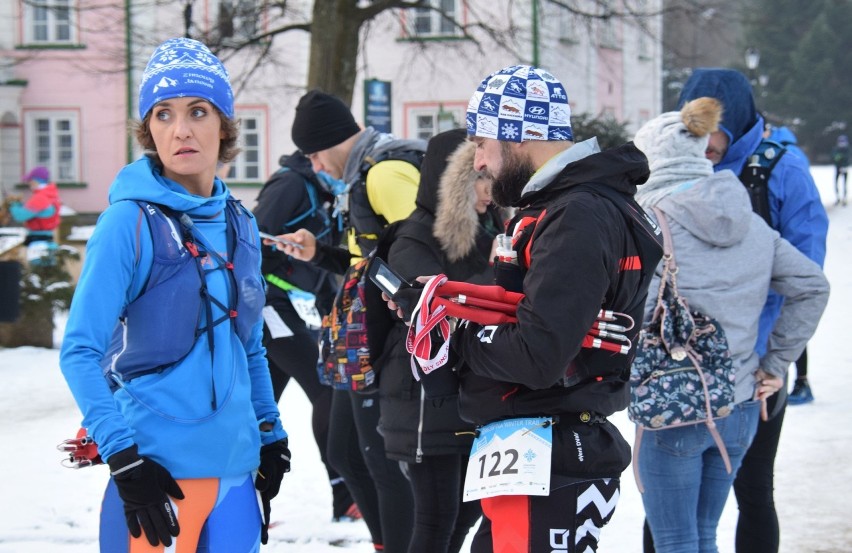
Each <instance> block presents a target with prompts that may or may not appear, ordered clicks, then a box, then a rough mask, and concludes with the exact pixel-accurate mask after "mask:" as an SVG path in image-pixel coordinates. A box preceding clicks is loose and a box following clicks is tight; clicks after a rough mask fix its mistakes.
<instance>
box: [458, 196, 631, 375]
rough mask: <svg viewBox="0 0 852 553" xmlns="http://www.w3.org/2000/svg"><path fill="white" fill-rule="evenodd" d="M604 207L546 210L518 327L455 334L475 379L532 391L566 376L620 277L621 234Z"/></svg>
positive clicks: (598, 202) (591, 201) (585, 203)
mask: <svg viewBox="0 0 852 553" xmlns="http://www.w3.org/2000/svg"><path fill="white" fill-rule="evenodd" d="M604 202H606V200H603V199H596V198H594V197H591V196H589V195H586V196H585V197H583V198H582V199H581V200H578V201H572V202H570V203H568V204H564V205H562V206H555V207H554V206H549V207H548V212H547V216H546V217H544V218H543V219H542V220H541V221H540V222H539V224H538V225H537V227H536V229H535V234H534V237H533V244H532V249H531V263H530V265H531V266H530V268H529V270H528V272H527V273H526V275H525V277H524V286H523V287H524V293H525V294H526V297H525V299H524V300H523V301H522V302H521V303H520V305H519V307H518V322H517V323H513V324H503V325H498V326H496V327H490V328H482V327H480V326H478V325H474V324H473V323H471V326H470V327H468V328H467V329H466V331H465V332H462V333H460V335H459V338H460V339H459V341H458V343H457V345H456V347H457V350H458V352H459V353H460V355H461V356H462V357H463V358H464V360H465V361H466V363H467V364H468V365H469V366H470V368H471V370H472V371H473V373H475V374H477V375H480V376H483V377H487V378H491V379H494V380H499V381H502V382H508V383H516V384H521V385H524V386H526V387H527V388H530V389H544V388H549V387H551V386H553V385H554V384H556V383H557V382H559V381H560V379H562V378H563V377H564V375H565V371H566V367H568V365H569V363H570V362H571V361H572V359H574V358H575V357H576V356H577V355H578V354H579V352H580V349H581V347H582V343H583V339H584V337H585V336H586V333H587V331H588V329H589V328H590V327H591V325H592V323H593V322H594V321H595V319H596V317H597V314H598V312H599V310H600V309H601V307H602V305H603V304H604V302H605V297H606V295H607V292H608V289H609V288H610V285H611V282H612V280H613V279H614V278H616V275H617V271H618V261H619V259H618V252H619V251H620V244H622V243H623V240H624V233H625V229H624V226H623V224H619V223H620V215H617V212H616V213H613V210H614V208H613V209H610V208H609V206H607V205H606V204H605V203H604ZM614 216H615V217H619V219H618V220H615V219H614ZM480 331H481V332H480Z"/></svg>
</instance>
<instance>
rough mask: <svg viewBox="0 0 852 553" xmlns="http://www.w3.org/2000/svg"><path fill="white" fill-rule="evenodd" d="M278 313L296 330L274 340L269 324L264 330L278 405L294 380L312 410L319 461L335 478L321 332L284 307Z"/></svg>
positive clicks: (328, 395)
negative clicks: (331, 464)
mask: <svg viewBox="0 0 852 553" xmlns="http://www.w3.org/2000/svg"><path fill="white" fill-rule="evenodd" d="M277 311H278V314H279V315H280V316H281V319H282V320H283V321H284V322H285V323H286V324H287V326H288V327H289V328H290V330H292V331H293V336H288V337H286V338H276V339H275V340H273V339H272V338H271V337H270V335H269V329H268V328H266V325H264V327H263V345H264V346H265V347H266V359H267V361H268V362H269V375H270V377H271V378H272V390H273V392H274V394H275V403H278V400H280V399H281V394H283V393H284V388H286V387H287V384H288V383H289V382H290V379H291V378H295V379H296V382H298V383H299V386H301V388H302V390H304V391H305V395H306V396H307V397H308V401H310V402H311V406H312V407H313V413H312V414H311V429H312V430H313V432H314V440H316V442H317V447H318V448H319V452H320V458H321V459H322V462H323V463H324V464H325V465H326V468H327V469H328V471H329V477H330V478H336V477H337V474H336V473H334V475H333V476H332V473H333V470H332V469H331V468H330V467H329V466H328V461H327V455H326V449H327V444H328V420H329V415H330V413H331V388H330V387H328V386H324V385H322V384H320V381H319V377H318V376H317V359H318V357H319V347H318V346H317V339H318V337H319V332H318V331H315V330H310V329H308V328H307V326H305V323H304V321H302V319H300V318H299V316H298V315H296V313H295V312H292V311H290V310H287V309H282V308H279V309H277Z"/></svg>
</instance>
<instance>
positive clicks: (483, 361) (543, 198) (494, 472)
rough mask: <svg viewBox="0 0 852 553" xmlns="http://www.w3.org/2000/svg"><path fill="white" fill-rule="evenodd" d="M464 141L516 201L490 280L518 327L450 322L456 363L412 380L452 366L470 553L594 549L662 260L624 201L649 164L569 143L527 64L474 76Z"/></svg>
mask: <svg viewBox="0 0 852 553" xmlns="http://www.w3.org/2000/svg"><path fill="white" fill-rule="evenodd" d="M467 132H468V135H469V139H470V140H471V141H473V142H474V143H475V144H476V154H475V158H474V169H475V170H476V171H480V172H482V173H484V174H485V175H486V176H488V177H491V178H492V179H493V181H494V184H493V191H492V195H493V199H494V200H495V201H496V202H497V203H499V204H500V205H502V206H507V207H508V206H512V207H516V208H518V211H517V214H516V216H515V217H514V218H513V219H512V220H511V221H510V222H509V223H508V226H507V233H506V234H507V236H506V241H505V242H504V244H508V243H510V244H511V249H512V250H513V251H514V253H511V252H509V253H510V254H509V255H501V254H500V251H499V250H498V258H497V262H496V264H495V273H496V281H497V284H500V285H502V286H503V287H504V288H507V289H512V290H514V291H518V292H523V293H524V299H523V300H522V301H521V302H520V304H519V305H518V310H517V322H512V323H504V324H497V325H481V324H477V323H475V322H472V321H467V322H464V323H463V324H460V325H459V327H458V329H457V330H456V331H455V332H454V333H453V334H452V335H451V337H450V346H451V348H452V350H453V351H454V354H455V355H456V356H458V357H459V358H460V361H459V362H458V363H456V364H455V365H453V363H451V362H450V363H447V365H445V366H444V367H441V368H439V369H437V370H436V371H434V372H430V374H428V375H424V377H423V385H424V388H426V389H428V385H429V382H428V381H429V379H430V378H434V376H433V375H437V374H439V373H440V372H441V371H455V372H456V373H457V376H458V381H459V411H460V413H461V415H462V418H464V419H466V420H468V421H470V422H472V423H474V424H476V425H477V428H478V432H477V434H478V438H477V440H476V442H475V443H474V446H473V449H472V453H471V457H470V460H469V463H468V470H467V475H466V480H465V486H464V498H465V500H475V499H480V500H481V504H482V510H483V513H484V515H485V518H484V519H483V523H482V524H481V526H480V529H479V531H478V532H477V535H476V538H475V539H474V543H473V547H472V549H471V551H473V552H474V553H483V552H486V551H488V552H491V551H528V552H540V551H551V550H558V551H570V552H574V551H583V552H585V551H595V550H597V544H598V538H599V536H600V530H601V528H602V527H603V525H604V524H606V523H607V522H608V521H609V520H610V518H611V517H612V514H613V512H614V510H615V505H616V503H617V502H618V497H619V486H620V485H619V478H620V475H621V472H622V471H623V470H624V469H625V468H626V467H627V465H628V464H629V462H630V446H629V445H628V444H627V442H626V441H625V440H624V438H622V436H621V435H620V434H619V432H618V430H617V429H616V427H615V426H614V425H613V424H612V423H610V422H609V421H608V420H607V417H609V416H610V415H612V414H613V413H615V412H617V411H620V410H622V409H625V408H626V407H627V405H628V400H629V397H628V396H629V375H630V363H631V361H632V359H633V355H634V351H635V345H634V344H635V343H636V338H637V334H638V331H639V326H640V325H641V321H642V316H643V306H644V304H645V298H646V296H647V290H648V283H649V277H650V276H651V274H653V271H654V268H655V267H656V265H657V261H658V260H659V258H660V255H661V251H660V245H659V240H658V239H657V236H656V234H655V231H656V229H655V227H653V226H652V225H651V224H650V223H648V222H647V220H646V219H645V217H644V216H643V211H642V210H641V208H639V206H638V205H637V204H636V203H635V201H633V195H634V193H635V192H636V187H637V185H640V184H641V183H643V182H645V180H646V179H647V177H648V173H649V172H648V163H647V160H646V158H645V156H644V154H642V152H641V151H639V150H638V149H637V148H636V147H635V146H634V145H633V144H632V143H628V144H625V145H623V146H621V147H618V148H614V149H611V150H607V151H604V152H602V151H601V150H600V148H599V147H598V145H597V140H596V139H595V138H591V139H589V140H586V141H583V142H579V143H576V144H575V143H574V142H573V133H572V130H571V123H570V107H569V104H568V98H567V94H566V90H565V87H564V86H563V85H562V83H561V82H559V80H557V79H556V77H554V76H553V75H551V74H550V73H548V72H547V71H544V70H542V69H540V68H536V67H530V66H524V65H516V66H511V67H507V68H505V69H502V70H500V71H498V72H496V73H493V74H492V75H490V76H488V77H486V78H485V79H484V80H483V81H482V83H481V84H480V86H479V88H478V89H477V90H476V92H475V93H474V95H473V97H472V98H471V100H470V103H469V105H468V109H467ZM509 241H510V242H509ZM515 257H516V259H517V262H516V263H513V262H511V261H507V260H511V259H514V258H515ZM389 307H391V308H393V309H395V308H396V307H397V304H396V302H393V301H391V302H389ZM610 325H612V326H610ZM591 328H597V329H598V330H600V329H610V330H618V331H619V332H621V333H622V339H620V340H616V342H607V340H606V339H601V338H605V335H606V332H604V333H603V334H597V335H596V336H592V334H594V332H590V329H591ZM619 329H620V330H619Z"/></svg>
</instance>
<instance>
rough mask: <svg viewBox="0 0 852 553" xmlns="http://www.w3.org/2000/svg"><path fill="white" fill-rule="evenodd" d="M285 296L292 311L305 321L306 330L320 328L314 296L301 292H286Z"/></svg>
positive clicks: (320, 323)
mask: <svg viewBox="0 0 852 553" xmlns="http://www.w3.org/2000/svg"><path fill="white" fill-rule="evenodd" d="M287 296H288V297H289V298H290V303H291V304H293V309H295V310H296V313H297V314H298V315H299V317H301V318H302V320H303V321H305V324H306V325H308V328H310V329H311V330H317V329H318V328H320V327H321V326H322V317H320V314H319V311H318V310H317V306H316V296H314V295H313V294H311V293H309V292H304V291H302V290H288V291H287Z"/></svg>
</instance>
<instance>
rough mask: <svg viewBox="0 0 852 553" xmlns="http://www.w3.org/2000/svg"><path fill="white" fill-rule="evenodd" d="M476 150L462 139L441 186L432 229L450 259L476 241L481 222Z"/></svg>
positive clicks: (448, 160) (462, 255) (461, 253)
mask: <svg viewBox="0 0 852 553" xmlns="http://www.w3.org/2000/svg"><path fill="white" fill-rule="evenodd" d="M475 152H476V145H475V144H474V143H473V142H467V141H465V142H462V143H461V144H460V145H459V147H458V148H457V149H456V150H455V151H454V152H453V153H452V154H451V155H450V157H449V158H448V159H447V168H446V169H445V170H444V172H443V174H442V175H441V180H440V184H439V188H438V210H437V213H436V215H435V226H434V230H433V231H432V232H433V234H434V236H435V238H437V239H438V242H439V243H440V244H441V249H442V250H444V252H446V254H447V258H448V259H449V260H450V261H458V260H459V259H462V258H463V257H465V256H466V255H468V254H469V253H470V252H471V250H473V248H474V246H475V245H476V236H477V233H478V231H479V224H480V223H479V214H478V213H477V212H476V207H475V206H476V192H475V191H474V188H473V183H474V182H475V180H476V177H477V175H478V173H477V171H476V170H474V168H473V155H474V153H475ZM489 211H490V212H491V211H493V212H494V213H497V212H498V208H496V207H494V206H489ZM486 215H488V216H493V215H492V214H486ZM498 220H502V219H501V218H499V217H498Z"/></svg>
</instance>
